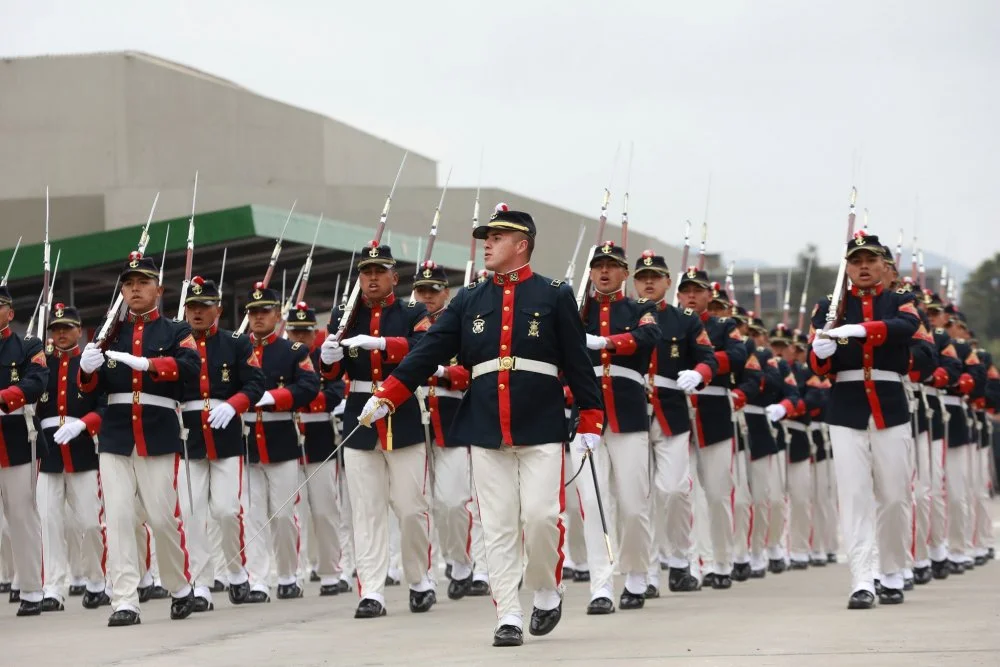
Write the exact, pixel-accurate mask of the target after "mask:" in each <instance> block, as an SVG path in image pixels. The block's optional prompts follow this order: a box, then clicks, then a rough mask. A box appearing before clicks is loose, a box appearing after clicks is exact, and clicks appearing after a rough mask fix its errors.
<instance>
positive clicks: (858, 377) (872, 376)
mask: <svg viewBox="0 0 1000 667" xmlns="http://www.w3.org/2000/svg"><path fill="white" fill-rule="evenodd" d="M862 380H875V381H876V382H902V381H903V376H901V375H900V374H899V373H896V372H894V371H883V370H879V369H877V368H873V369H871V370H869V371H866V370H865V369H863V368H858V369H855V370H851V371H839V372H838V373H837V382H861V381H862Z"/></svg>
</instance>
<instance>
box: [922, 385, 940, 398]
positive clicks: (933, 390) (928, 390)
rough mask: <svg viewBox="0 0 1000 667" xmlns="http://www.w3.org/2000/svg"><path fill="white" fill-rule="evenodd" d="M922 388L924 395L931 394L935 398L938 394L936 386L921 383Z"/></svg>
mask: <svg viewBox="0 0 1000 667" xmlns="http://www.w3.org/2000/svg"><path fill="white" fill-rule="evenodd" d="M923 388H924V395H925V396H933V397H934V398H937V397H938V396H939V395H940V394H939V392H938V388H937V387H928V386H927V385H923Z"/></svg>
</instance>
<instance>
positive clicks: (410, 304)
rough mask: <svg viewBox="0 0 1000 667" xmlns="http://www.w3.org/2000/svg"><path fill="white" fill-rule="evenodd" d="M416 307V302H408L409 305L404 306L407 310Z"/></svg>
mask: <svg viewBox="0 0 1000 667" xmlns="http://www.w3.org/2000/svg"><path fill="white" fill-rule="evenodd" d="M416 305H417V302H416V301H410V302H409V303H407V304H406V307H407V308H413V307H414V306H416Z"/></svg>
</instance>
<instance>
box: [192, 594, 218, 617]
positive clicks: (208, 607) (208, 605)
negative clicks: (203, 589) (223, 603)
mask: <svg viewBox="0 0 1000 667" xmlns="http://www.w3.org/2000/svg"><path fill="white" fill-rule="evenodd" d="M214 610H215V603H213V602H209V601H208V598H203V597H201V596H199V595H195V596H194V611H195V613H201V612H204V611H214Z"/></svg>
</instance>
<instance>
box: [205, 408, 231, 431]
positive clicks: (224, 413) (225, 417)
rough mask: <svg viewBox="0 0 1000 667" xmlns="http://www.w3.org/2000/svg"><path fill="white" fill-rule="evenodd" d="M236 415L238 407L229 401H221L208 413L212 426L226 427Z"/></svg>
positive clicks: (209, 422) (209, 423)
mask: <svg viewBox="0 0 1000 667" xmlns="http://www.w3.org/2000/svg"><path fill="white" fill-rule="evenodd" d="M235 416H236V408H234V407H233V406H231V405H229V403H225V402H223V403H219V404H218V405H216V406H215V407H214V408H212V411H211V412H209V413H208V425H209V426H211V427H212V428H226V427H227V426H229V422H231V421H232V420H233V417H235Z"/></svg>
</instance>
